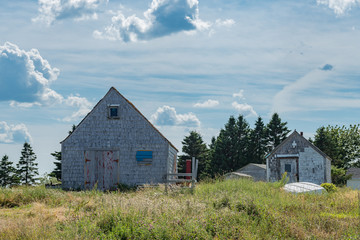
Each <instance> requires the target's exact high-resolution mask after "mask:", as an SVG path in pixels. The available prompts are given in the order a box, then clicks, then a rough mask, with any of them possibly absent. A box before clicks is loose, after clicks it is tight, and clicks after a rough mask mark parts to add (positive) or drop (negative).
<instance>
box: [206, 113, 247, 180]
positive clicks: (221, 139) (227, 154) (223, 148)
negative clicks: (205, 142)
mask: <svg viewBox="0 0 360 240" xmlns="http://www.w3.org/2000/svg"><path fill="white" fill-rule="evenodd" d="M249 133H250V127H249V124H248V123H247V122H246V120H245V118H244V117H243V116H242V115H240V116H239V117H238V119H237V120H235V118H234V117H233V116H231V117H230V118H229V121H228V122H227V124H226V125H225V129H221V131H220V134H219V136H218V137H217V139H216V140H215V141H213V142H212V144H211V150H210V152H211V167H212V176H215V175H217V174H224V173H226V172H231V171H234V170H237V169H239V168H241V167H243V166H245V165H246V164H247V163H248V162H249V159H248V149H249V144H248V143H249Z"/></svg>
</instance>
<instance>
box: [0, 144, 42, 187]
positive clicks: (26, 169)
mask: <svg viewBox="0 0 360 240" xmlns="http://www.w3.org/2000/svg"><path fill="white" fill-rule="evenodd" d="M35 160H36V155H35V153H34V151H33V149H32V147H31V145H30V143H27V142H25V143H24V145H23V149H22V150H21V157H20V159H19V162H18V163H17V164H16V167H14V166H13V162H11V161H10V160H9V157H8V156H7V155H4V156H3V157H2V159H1V161H0V186H1V187H9V186H14V185H32V184H34V183H35V182H36V180H37V178H36V176H37V175H39V172H38V168H37V165H38V164H37V163H36V162H35Z"/></svg>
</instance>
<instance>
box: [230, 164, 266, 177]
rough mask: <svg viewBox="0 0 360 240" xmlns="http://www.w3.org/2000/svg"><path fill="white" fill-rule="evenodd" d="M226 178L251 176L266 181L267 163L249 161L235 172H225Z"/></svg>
mask: <svg viewBox="0 0 360 240" xmlns="http://www.w3.org/2000/svg"><path fill="white" fill-rule="evenodd" d="M225 178H226V179H233V178H251V179H253V180H254V181H266V165H265V164H256V163H249V164H247V165H246V166H244V167H242V168H240V169H238V170H236V171H235V172H231V173H227V174H225Z"/></svg>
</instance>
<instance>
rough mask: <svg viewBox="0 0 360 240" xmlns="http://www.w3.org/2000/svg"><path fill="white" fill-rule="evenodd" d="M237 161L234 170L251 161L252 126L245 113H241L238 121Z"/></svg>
mask: <svg viewBox="0 0 360 240" xmlns="http://www.w3.org/2000/svg"><path fill="white" fill-rule="evenodd" d="M236 126H237V129H236V130H237V136H236V141H237V158H238V159H237V162H236V163H235V164H234V170H237V169H239V168H241V167H243V166H245V165H246V164H248V163H250V159H249V147H250V146H249V142H250V141H249V140H250V132H251V130H250V126H249V124H248V122H247V121H246V120H245V118H244V116H243V115H239V117H238V119H237V122H236Z"/></svg>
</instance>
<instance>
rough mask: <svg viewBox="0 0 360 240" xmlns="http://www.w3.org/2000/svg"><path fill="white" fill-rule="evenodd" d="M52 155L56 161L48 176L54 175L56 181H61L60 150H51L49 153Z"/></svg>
mask: <svg viewBox="0 0 360 240" xmlns="http://www.w3.org/2000/svg"><path fill="white" fill-rule="evenodd" d="M51 155H52V156H53V157H55V160H56V162H54V164H55V169H54V170H53V171H52V172H51V173H50V174H49V176H50V177H55V178H56V179H57V180H58V181H61V152H57V151H55V152H53V153H51Z"/></svg>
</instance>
